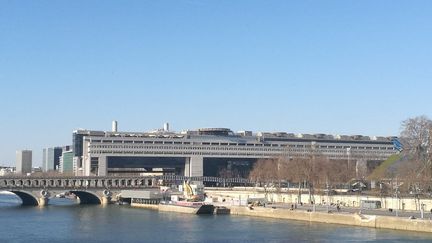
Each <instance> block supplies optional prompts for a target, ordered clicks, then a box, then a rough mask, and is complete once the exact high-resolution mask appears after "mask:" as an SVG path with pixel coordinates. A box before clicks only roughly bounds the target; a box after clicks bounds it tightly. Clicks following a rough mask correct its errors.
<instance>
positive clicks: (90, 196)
mask: <svg viewBox="0 0 432 243" xmlns="http://www.w3.org/2000/svg"><path fill="white" fill-rule="evenodd" d="M70 192H71V193H73V194H75V195H76V196H77V197H78V198H79V201H80V204H101V199H100V198H99V197H98V196H97V195H96V194H94V193H92V192H88V191H70Z"/></svg>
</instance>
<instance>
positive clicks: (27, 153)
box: [16, 150, 32, 174]
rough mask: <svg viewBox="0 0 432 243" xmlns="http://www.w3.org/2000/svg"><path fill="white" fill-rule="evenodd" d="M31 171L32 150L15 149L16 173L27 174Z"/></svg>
mask: <svg viewBox="0 0 432 243" xmlns="http://www.w3.org/2000/svg"><path fill="white" fill-rule="evenodd" d="M31 172H32V151H31V150H19V151H16V173H17V174H27V173H31Z"/></svg>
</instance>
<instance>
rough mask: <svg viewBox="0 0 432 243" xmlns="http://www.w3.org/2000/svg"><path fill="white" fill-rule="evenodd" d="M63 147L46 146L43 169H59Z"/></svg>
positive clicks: (43, 155)
mask: <svg viewBox="0 0 432 243" xmlns="http://www.w3.org/2000/svg"><path fill="white" fill-rule="evenodd" d="M62 152H63V149H62V148H61V147H53V148H45V149H43V153H42V171H43V172H48V171H53V170H58V169H59V166H60V156H62Z"/></svg>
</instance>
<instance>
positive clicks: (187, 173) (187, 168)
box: [184, 157, 190, 176]
mask: <svg viewBox="0 0 432 243" xmlns="http://www.w3.org/2000/svg"><path fill="white" fill-rule="evenodd" d="M184 176H190V158H189V157H188V158H186V159H185V168H184Z"/></svg>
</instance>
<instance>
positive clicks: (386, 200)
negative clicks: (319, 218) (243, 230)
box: [206, 187, 432, 212]
mask: <svg viewBox="0 0 432 243" xmlns="http://www.w3.org/2000/svg"><path fill="white" fill-rule="evenodd" d="M206 194H207V196H209V197H212V198H217V199H218V200H222V199H224V200H225V201H227V202H228V201H233V202H234V203H237V204H238V203H243V204H244V202H246V201H247V199H249V198H266V199H267V201H268V202H273V203H288V204H290V203H300V202H301V203H304V204H309V203H310V200H312V201H314V202H315V203H316V204H324V205H325V204H327V203H330V204H340V205H342V206H344V207H353V208H359V207H360V205H361V201H363V200H374V201H380V202H381V208H383V209H397V210H420V208H421V207H423V210H424V211H425V212H427V211H430V210H432V199H430V198H428V199H426V198H423V199H418V198H414V197H412V198H395V197H375V196H368V195H330V196H327V195H319V194H315V195H309V194H308V193H307V192H306V191H304V192H303V193H302V194H300V195H298V193H293V192H271V191H270V192H264V191H263V190H262V188H248V187H242V188H232V189H226V188H211V187H209V188H206ZM431 212H432V211H431Z"/></svg>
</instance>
